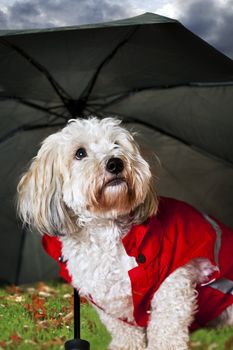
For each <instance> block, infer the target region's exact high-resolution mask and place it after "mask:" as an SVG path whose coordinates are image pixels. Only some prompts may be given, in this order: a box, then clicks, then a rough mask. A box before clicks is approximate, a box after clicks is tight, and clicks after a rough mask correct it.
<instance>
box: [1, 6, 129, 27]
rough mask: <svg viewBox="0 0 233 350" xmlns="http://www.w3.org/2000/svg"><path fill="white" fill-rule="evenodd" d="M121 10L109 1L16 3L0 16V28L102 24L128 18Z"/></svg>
mask: <svg viewBox="0 0 233 350" xmlns="http://www.w3.org/2000/svg"><path fill="white" fill-rule="evenodd" d="M128 8H129V6H127V1H126V2H125V3H124V6H122V5H119V4H118V2H117V1H116V2H114V1H111V0H98V1H94V0H78V1H77V0H66V1H64V0H57V1H55V0H48V1H45V0H28V1H24V2H22V1H17V2H15V3H13V4H12V5H9V6H8V7H7V12H6V13H3V12H0V26H1V28H0V29H2V28H7V29H22V28H42V27H43V28H45V27H54V26H56V27H57V26H67V25H79V24H84V23H95V22H103V21H108V20H112V19H117V18H122V17H127V16H130V12H129V10H128Z"/></svg>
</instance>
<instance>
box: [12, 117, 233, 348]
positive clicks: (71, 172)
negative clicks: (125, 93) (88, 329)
mask: <svg viewBox="0 0 233 350" xmlns="http://www.w3.org/2000/svg"><path fill="white" fill-rule="evenodd" d="M80 149H81V152H80V154H81V156H77V150H80ZM113 158H115V159H116V158H117V159H121V161H122V162H123V168H122V169H121V170H120V171H119V173H116V172H115V173H114V172H113V171H109V170H108V169H107V164H108V161H109V160H110V159H113ZM18 194H19V201H18V210H19V213H20V216H21V218H22V220H23V221H24V223H26V224H28V225H30V226H33V227H36V228H37V230H38V231H40V232H41V233H44V232H48V233H49V234H51V235H55V234H59V235H61V237H60V239H61V241H62V244H63V249H62V253H63V256H64V259H65V260H67V267H68V270H69V273H70V275H71V276H72V283H73V285H74V287H76V288H78V289H79V291H80V294H82V295H84V296H86V297H89V296H90V295H91V297H92V298H93V299H94V301H95V303H96V304H97V305H100V306H101V308H102V309H100V308H98V307H96V309H97V311H98V313H99V315H100V318H101V320H102V321H103V322H104V323H105V324H106V327H107V329H108V330H109V332H110V333H111V335H112V342H111V344H110V348H109V349H111V350H143V349H147V350H158V349H159V350H169V349H170V350H187V349H188V346H189V345H188V339H189V338H188V328H189V326H190V324H191V323H192V320H193V315H194V314H195V311H196V292H195V286H196V284H197V283H200V282H202V281H205V278H206V273H207V274H209V271H211V270H212V266H211V265H210V264H209V262H208V261H203V260H196V261H194V262H192V263H190V264H189V265H187V266H185V267H182V268H179V269H177V270H176V271H175V272H173V274H171V275H170V276H169V277H168V278H167V279H166V280H165V281H164V283H163V284H162V285H161V287H160V288H159V290H158V291H157V292H156V294H155V295H154V298H153V300H152V303H151V310H150V311H151V315H150V322H149V325H148V328H147V329H144V328H141V327H138V326H136V325H134V326H133V325H130V324H127V323H125V322H123V321H121V320H120V319H125V318H127V319H128V320H129V321H131V322H132V323H134V317H133V303H132V294H131V285H130V280H129V277H128V271H129V270H130V269H132V268H133V267H135V266H136V265H137V263H136V262H135V259H134V258H131V257H129V256H128V255H127V254H126V252H125V250H124V247H123V245H122V241H121V240H122V237H123V236H124V234H125V233H127V232H128V231H129V229H130V228H131V226H132V224H134V223H141V222H143V221H144V220H145V219H146V218H147V217H148V216H150V215H152V214H155V213H156V210H157V199H156V194H155V192H154V191H153V186H152V175H151V171H150V167H149V165H148V163H147V162H146V161H145V160H144V159H143V157H142V156H141V154H140V151H139V146H138V145H137V144H136V142H135V140H134V138H133V136H132V135H131V134H130V133H129V132H128V131H127V130H126V129H124V128H122V127H121V126H120V121H119V120H117V119H113V118H106V119H103V120H101V121H100V120H98V119H97V118H90V119H88V120H80V119H77V120H72V121H71V122H70V123H69V124H68V125H67V126H66V127H65V128H64V129H63V130H61V131H60V132H58V133H56V134H53V135H51V136H49V137H48V138H47V139H46V140H45V141H44V142H43V144H42V147H41V149H40V151H39V152H38V155H37V156H36V157H35V158H34V160H33V162H32V164H31V167H30V169H29V170H28V172H27V173H26V174H24V175H23V177H22V179H21V181H20V183H19V185H18ZM229 310H230V309H228V311H226V312H225V314H224V316H221V318H219V320H218V323H220V324H224V323H228V324H232V309H231V311H229ZM148 312H149V310H148Z"/></svg>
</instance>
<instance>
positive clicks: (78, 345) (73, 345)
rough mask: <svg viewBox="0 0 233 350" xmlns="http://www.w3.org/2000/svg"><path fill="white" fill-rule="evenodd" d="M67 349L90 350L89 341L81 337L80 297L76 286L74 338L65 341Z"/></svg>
mask: <svg viewBox="0 0 233 350" xmlns="http://www.w3.org/2000/svg"><path fill="white" fill-rule="evenodd" d="M65 350H90V344H89V342H88V341H86V340H83V339H80V297H79V294H78V291H77V290H76V289H75V288H74V339H72V340H68V341H66V342H65Z"/></svg>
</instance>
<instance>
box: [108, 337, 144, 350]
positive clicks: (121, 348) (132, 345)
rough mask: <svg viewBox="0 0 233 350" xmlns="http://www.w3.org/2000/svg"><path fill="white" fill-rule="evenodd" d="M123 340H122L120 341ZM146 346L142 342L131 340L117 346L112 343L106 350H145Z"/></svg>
mask: <svg viewBox="0 0 233 350" xmlns="http://www.w3.org/2000/svg"><path fill="white" fill-rule="evenodd" d="M122 340H123V339H122ZM145 349H146V346H145V343H144V342H141V341H137V339H131V340H130V341H128V342H125V343H124V344H117V343H116V342H114V341H112V342H111V343H110V345H109V347H108V350H145Z"/></svg>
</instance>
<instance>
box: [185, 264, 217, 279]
mask: <svg viewBox="0 0 233 350" xmlns="http://www.w3.org/2000/svg"><path fill="white" fill-rule="evenodd" d="M189 268H190V270H191V274H192V276H193V279H194V281H195V282H196V284H205V283H208V282H209V281H210V280H211V277H212V276H214V274H215V273H216V271H218V268H217V267H216V266H213V265H212V264H211V262H210V261H209V260H208V259H204V258H197V259H194V260H193V261H192V262H191V263H190V264H189Z"/></svg>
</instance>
